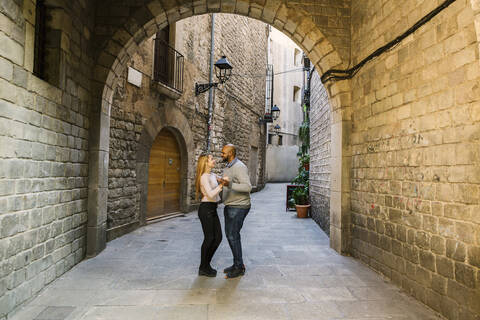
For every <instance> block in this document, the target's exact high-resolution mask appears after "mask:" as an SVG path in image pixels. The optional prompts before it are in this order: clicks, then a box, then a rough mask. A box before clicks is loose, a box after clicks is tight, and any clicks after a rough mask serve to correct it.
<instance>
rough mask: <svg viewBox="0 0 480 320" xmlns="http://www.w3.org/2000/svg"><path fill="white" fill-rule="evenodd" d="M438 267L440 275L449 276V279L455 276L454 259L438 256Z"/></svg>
mask: <svg viewBox="0 0 480 320" xmlns="http://www.w3.org/2000/svg"><path fill="white" fill-rule="evenodd" d="M436 267H437V272H438V273H439V274H440V275H442V276H444V277H447V278H449V279H453V278H454V272H453V268H454V264H453V261H452V260H450V259H448V258H445V257H441V256H436Z"/></svg>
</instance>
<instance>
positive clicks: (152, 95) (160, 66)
mask: <svg viewBox="0 0 480 320" xmlns="http://www.w3.org/2000/svg"><path fill="white" fill-rule="evenodd" d="M211 28H212V16H211V15H210V16H209V15H203V16H199V17H192V18H188V19H185V20H182V21H179V22H177V23H175V24H174V25H169V26H168V27H166V28H164V29H162V30H160V31H159V32H158V33H157V34H156V35H155V36H153V37H151V38H149V39H148V40H146V41H145V42H144V43H143V44H142V45H141V46H139V49H138V50H137V51H136V52H135V53H134V54H133V56H132V59H131V60H130V62H129V63H128V69H126V70H125V71H124V73H123V77H122V83H121V85H119V86H117V89H116V91H115V93H114V95H113V103H112V107H111V118H110V152H109V155H110V159H109V171H108V172H109V176H108V202H107V205H108V217H107V237H108V238H109V239H112V238H114V237H116V236H118V235H121V234H123V233H125V232H128V231H130V230H132V229H134V228H136V227H138V226H139V225H142V224H144V223H145V221H147V220H150V219H155V218H159V217H165V216H166V215H170V214H175V213H178V212H189V211H191V210H192V209H194V208H195V207H196V205H197V204H198V199H195V189H194V179H195V165H196V159H198V157H199V156H200V155H201V154H202V153H205V152H206V149H207V135H208V134H207V130H208V99H209V92H205V93H202V94H199V95H196V94H195V90H194V89H195V84H196V83H208V81H209V71H210V70H209V59H210V50H211V42H210V37H206V36H205V35H207V34H211ZM213 28H214V57H216V58H215V61H216V60H218V59H219V58H220V57H221V56H222V55H225V56H227V57H228V58H227V59H228V61H229V62H230V63H231V64H232V66H233V67H234V69H233V75H232V76H231V78H230V79H229V81H227V82H226V83H225V84H224V85H219V86H218V87H217V88H216V89H212V90H213V92H214V94H213V96H212V97H213V103H212V110H213V114H212V122H211V133H210V137H211V138H210V139H211V147H210V148H211V152H212V154H213V155H214V156H215V157H216V159H217V162H218V163H219V164H218V166H217V167H218V168H217V172H218V173H221V168H222V164H221V157H220V150H221V148H222V146H223V145H225V144H227V143H232V144H234V145H235V146H237V148H238V157H239V159H240V160H242V161H243V162H244V163H245V164H246V165H247V166H248V168H249V170H250V172H249V173H250V177H251V183H252V186H254V187H255V188H257V189H261V188H262V187H263V185H264V178H263V176H264V163H265V143H264V141H265V131H264V128H263V127H262V125H261V124H260V123H258V118H259V117H260V116H261V115H262V112H263V110H264V100H265V83H264V81H263V79H262V78H261V77H258V73H259V70H265V69H266V55H265V52H266V43H267V29H266V28H267V25H266V24H264V23H262V22H259V21H255V20H252V19H248V18H243V17H238V16H234V15H225V14H217V15H215V19H214V26H213ZM246 44H250V45H248V46H247V45H246ZM182 67H183V68H184V70H183V75H182V74H180V73H179V72H180V69H181V68H182ZM135 75H137V78H138V79H139V81H138V83H136V81H135V80H136V78H135ZM213 81H214V82H216V81H218V79H216V77H215V76H214V78H213ZM167 122H168V123H167Z"/></svg>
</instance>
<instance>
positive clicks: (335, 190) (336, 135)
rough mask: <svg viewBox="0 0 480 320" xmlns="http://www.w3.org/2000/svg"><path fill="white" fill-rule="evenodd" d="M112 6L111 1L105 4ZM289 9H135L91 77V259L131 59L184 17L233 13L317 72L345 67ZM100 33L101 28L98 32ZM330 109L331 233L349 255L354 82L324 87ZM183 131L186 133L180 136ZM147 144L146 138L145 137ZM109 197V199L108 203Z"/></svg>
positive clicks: (230, 1)
mask: <svg viewBox="0 0 480 320" xmlns="http://www.w3.org/2000/svg"><path fill="white" fill-rule="evenodd" d="M106 5H108V2H107V4H106ZM295 6H296V5H289V6H287V4H286V2H283V1H278V0H266V1H265V2H264V4H263V5H262V4H259V3H254V2H249V1H245V0H221V1H219V2H216V3H210V2H208V1H206V0H201V1H198V2H195V3H192V2H191V1H185V0H179V1H177V2H168V3H167V2H162V1H161V0H149V1H146V2H145V4H144V5H142V6H140V7H136V9H135V10H134V11H132V13H131V14H130V15H129V17H128V19H127V21H125V22H123V23H120V24H119V25H118V26H117V28H115V27H113V28H112V26H108V28H105V29H112V30H113V31H112V32H111V33H110V34H109V36H108V37H107V39H108V40H107V41H106V42H105V43H104V44H103V45H102V47H101V48H102V49H101V50H100V52H99V53H98V55H97V60H96V61H95V67H94V72H93V83H94V87H93V90H92V91H93V97H94V101H93V105H92V111H91V128H90V139H91V142H90V160H89V161H90V164H93V165H91V166H89V175H90V176H91V177H92V176H95V175H100V176H102V177H105V179H104V180H105V181H103V182H102V181H100V183H98V181H97V180H96V179H90V180H89V181H91V183H89V217H88V230H89V231H88V234H89V235H88V237H87V254H88V255H90V256H92V255H95V254H97V253H99V252H100V251H101V250H103V248H104V247H105V240H104V236H103V230H104V229H105V223H104V221H106V204H104V202H105V201H106V197H101V196H97V195H98V194H103V193H105V194H106V192H107V189H108V188H107V183H106V177H108V144H109V143H108V141H109V117H110V106H111V103H112V98H113V93H114V92H115V86H116V84H117V81H118V79H120V78H121V75H122V73H123V71H124V70H125V68H126V65H127V63H128V61H129V60H130V59H131V57H132V54H133V53H134V52H136V51H137V50H138V46H139V44H141V43H142V42H143V41H144V40H146V39H148V38H149V37H151V36H153V35H154V34H155V32H156V31H158V30H160V29H162V28H164V27H165V26H167V25H168V24H170V23H174V22H176V21H179V20H181V19H184V18H188V17H190V16H194V15H200V14H205V13H233V14H239V15H243V16H247V17H250V18H253V19H257V20H260V21H263V22H265V23H267V24H270V25H272V26H274V27H275V28H277V29H279V30H280V31H282V32H283V33H285V34H286V35H287V36H289V38H290V39H292V40H293V41H294V42H295V43H296V44H297V45H298V46H299V47H300V48H302V50H303V51H304V52H306V54H307V56H308V57H309V58H310V60H311V61H312V63H313V64H314V65H315V67H316V69H317V72H319V73H320V74H322V73H323V72H325V71H327V70H329V69H331V68H340V69H341V68H342V67H345V66H346V65H347V61H343V60H342V58H341V55H340V54H339V52H338V51H337V50H336V49H335V47H334V45H333V44H332V43H331V42H330V41H329V39H328V38H327V37H326V36H325V34H324V33H323V32H322V31H321V30H320V28H319V27H318V25H317V24H316V23H315V22H314V21H313V18H312V16H311V15H310V14H309V13H308V12H306V11H305V10H304V9H301V8H299V7H295ZM99 29H102V28H99ZM326 88H327V92H328V95H329V98H330V106H331V108H332V146H333V145H334V144H338V145H336V146H335V147H332V161H335V163H337V164H338V163H339V165H337V166H335V169H332V186H331V190H332V199H333V201H332V205H331V209H330V210H331V221H332V224H333V225H334V226H335V228H334V229H333V230H332V229H331V231H330V234H331V238H330V241H331V246H332V248H334V249H335V250H337V251H338V252H341V253H348V251H349V247H350V245H349V243H350V240H349V239H350V170H351V166H350V163H351V160H350V157H351V155H350V148H349V140H350V138H349V133H350V127H351V110H350V109H351V98H350V94H351V90H350V81H349V80H344V81H339V82H331V83H329V84H327V85H326ZM181 132H183V131H181ZM145 139H146V138H145ZM105 161H106V162H105ZM104 198H105V199H104Z"/></svg>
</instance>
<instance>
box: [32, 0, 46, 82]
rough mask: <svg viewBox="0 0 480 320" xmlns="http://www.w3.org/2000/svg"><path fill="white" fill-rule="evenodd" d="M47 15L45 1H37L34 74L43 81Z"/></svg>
mask: <svg viewBox="0 0 480 320" xmlns="http://www.w3.org/2000/svg"><path fill="white" fill-rule="evenodd" d="M45 15H46V7H45V3H44V1H43V0H37V3H36V8H35V39H34V56H33V74H34V75H36V76H37V77H39V78H41V79H45V70H44V68H45V61H44V56H45V42H46V39H45V36H46V28H45Z"/></svg>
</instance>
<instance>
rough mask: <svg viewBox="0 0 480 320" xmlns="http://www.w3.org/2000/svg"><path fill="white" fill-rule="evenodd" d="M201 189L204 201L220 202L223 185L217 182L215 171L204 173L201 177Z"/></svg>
mask: <svg viewBox="0 0 480 320" xmlns="http://www.w3.org/2000/svg"><path fill="white" fill-rule="evenodd" d="M200 190H201V191H202V195H203V197H202V202H219V201H220V195H219V194H220V191H222V187H221V186H220V185H219V184H218V182H217V175H216V174H215V173H204V174H202V177H201V178H200Z"/></svg>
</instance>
